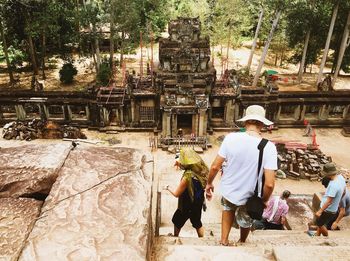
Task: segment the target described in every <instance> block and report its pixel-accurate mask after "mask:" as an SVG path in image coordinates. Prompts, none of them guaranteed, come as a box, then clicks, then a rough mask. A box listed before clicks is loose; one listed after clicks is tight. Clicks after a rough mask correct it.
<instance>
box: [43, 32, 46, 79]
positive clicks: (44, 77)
mask: <svg viewBox="0 0 350 261" xmlns="http://www.w3.org/2000/svg"><path fill="white" fill-rule="evenodd" d="M45 57H46V36H45V33H43V35H42V74H43V80H45V79H46V75H45Z"/></svg>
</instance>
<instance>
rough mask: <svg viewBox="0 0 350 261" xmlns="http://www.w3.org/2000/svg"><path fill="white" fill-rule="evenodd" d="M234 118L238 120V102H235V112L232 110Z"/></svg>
mask: <svg viewBox="0 0 350 261" xmlns="http://www.w3.org/2000/svg"><path fill="white" fill-rule="evenodd" d="M234 115H235V118H234V121H236V120H239V104H238V103H236V104H235V112H234Z"/></svg>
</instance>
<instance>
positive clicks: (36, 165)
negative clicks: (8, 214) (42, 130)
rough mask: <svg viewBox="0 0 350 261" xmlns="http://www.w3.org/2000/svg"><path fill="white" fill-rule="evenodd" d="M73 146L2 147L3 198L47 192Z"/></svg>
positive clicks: (0, 192)
mask: <svg viewBox="0 0 350 261" xmlns="http://www.w3.org/2000/svg"><path fill="white" fill-rule="evenodd" d="M70 148H71V145H70V144H69V143H62V144H50V145H35V144H30V145H25V146H20V147H10V148H1V150H0V153H1V157H0V198H6V197H14V198H17V197H20V196H30V195H33V194H38V193H39V194H46V195H47V194H48V193H49V192H50V189H51V187H52V184H53V183H54V182H55V180H56V178H57V173H58V171H59V170H60V168H61V167H62V165H63V163H64V161H65V159H66V157H67V156H68V154H69V151H70Z"/></svg>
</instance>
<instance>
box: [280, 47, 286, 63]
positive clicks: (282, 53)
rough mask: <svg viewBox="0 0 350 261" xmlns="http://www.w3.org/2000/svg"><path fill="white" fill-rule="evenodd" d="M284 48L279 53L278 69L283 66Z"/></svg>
mask: <svg viewBox="0 0 350 261" xmlns="http://www.w3.org/2000/svg"><path fill="white" fill-rule="evenodd" d="M284 51H285V50H284V48H283V49H282V52H281V62H280V67H282V66H283V60H284Z"/></svg>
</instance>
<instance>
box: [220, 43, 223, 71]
mask: <svg viewBox="0 0 350 261" xmlns="http://www.w3.org/2000/svg"><path fill="white" fill-rule="evenodd" d="M220 53H221V76H223V75H224V56H223V46H222V44H221V45H220Z"/></svg>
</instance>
